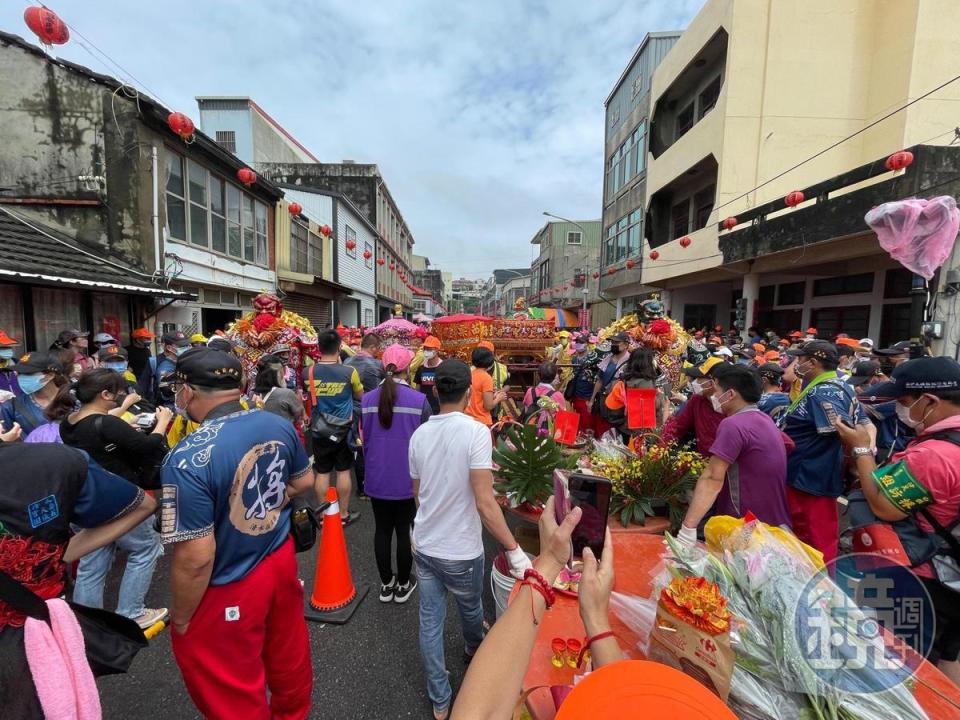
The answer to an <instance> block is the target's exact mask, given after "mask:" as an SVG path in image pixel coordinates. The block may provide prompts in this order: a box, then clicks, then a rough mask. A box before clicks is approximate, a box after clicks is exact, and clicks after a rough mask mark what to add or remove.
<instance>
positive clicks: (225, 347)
mask: <svg viewBox="0 0 960 720" xmlns="http://www.w3.org/2000/svg"><path fill="white" fill-rule="evenodd" d="M207 347H208V348H210V349H211V350H219V351H220V352H233V348H234V344H233V343H232V342H231V341H230V340H227V339H226V338H225V337H220V336H219V335H218V336H217V337H212V338H210V339H209V340H208V341H207ZM276 352H277V351H274V354H276Z"/></svg>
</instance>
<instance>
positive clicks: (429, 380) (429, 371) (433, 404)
mask: <svg viewBox="0 0 960 720" xmlns="http://www.w3.org/2000/svg"><path fill="white" fill-rule="evenodd" d="M437 367H440V366H439V365H437ZM437 367H427V366H426V365H421V366H420V367H418V368H417V372H416V374H415V375H414V376H413V384H414V385H416V386H417V387H418V388H420V392H422V393H423V394H424V395H426V396H427V402H429V403H430V409H431V410H433V414H434V415H439V414H440V398H438V397H437V393H436V390H435V389H434V386H435V385H436V383H435V381H434V376H435V375H436V374H437Z"/></svg>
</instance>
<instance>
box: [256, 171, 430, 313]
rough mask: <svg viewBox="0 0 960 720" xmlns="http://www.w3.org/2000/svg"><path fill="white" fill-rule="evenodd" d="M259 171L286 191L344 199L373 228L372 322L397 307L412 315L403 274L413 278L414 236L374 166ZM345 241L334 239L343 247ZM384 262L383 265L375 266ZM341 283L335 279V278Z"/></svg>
mask: <svg viewBox="0 0 960 720" xmlns="http://www.w3.org/2000/svg"><path fill="white" fill-rule="evenodd" d="M257 167H258V169H259V171H260V172H262V173H264V174H265V175H266V176H267V177H270V178H272V179H273V180H274V181H275V182H277V183H279V184H281V185H283V186H285V187H291V186H294V187H299V188H302V189H304V190H320V191H326V192H334V193H339V194H340V195H342V196H343V197H345V198H347V199H348V200H349V201H350V203H351V204H352V205H353V207H354V208H356V209H357V211H359V213H360V214H361V216H362V217H363V218H364V219H365V220H366V221H367V222H368V223H370V225H372V226H373V227H375V228H376V237H375V238H374V240H375V242H374V250H373V253H374V256H373V260H374V261H375V263H376V269H375V275H376V282H375V286H376V296H377V307H376V310H375V321H376V322H382V321H383V320H386V319H388V318H390V317H392V316H393V314H394V309H395V306H397V305H400V306H401V308H402V310H403V312H404V313H406V314H407V315H410V314H412V312H413V296H412V293H411V291H410V289H409V288H408V287H407V286H406V283H405V282H404V281H403V280H402V278H401V275H404V276H406V277H407V278H408V279H410V278H411V271H410V262H411V256H412V255H413V243H414V240H413V235H412V233H411V232H410V229H409V228H408V227H407V224H406V221H405V220H404V219H403V215H402V214H401V213H400V210H399V208H398V207H397V204H396V202H395V201H394V199H393V196H392V195H391V193H390V189H389V188H388V187H387V183H386V180H385V179H384V178H383V176H382V175H381V173H380V168H378V167H377V166H376V165H364V164H360V163H354V162H350V161H345V162H343V163H258V165H257ZM346 241H347V238H344V237H334V242H335V243H339V244H343V243H345V242H346ZM380 260H383V261H384V262H383V264H382V265H381V264H380V263H379V261H380ZM338 281H339V279H338Z"/></svg>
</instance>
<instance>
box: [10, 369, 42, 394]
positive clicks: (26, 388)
mask: <svg viewBox="0 0 960 720" xmlns="http://www.w3.org/2000/svg"><path fill="white" fill-rule="evenodd" d="M17 382H18V383H19V385H20V389H21V390H23V392H24V393H26V394H27V395H33V394H34V393H35V392H37V391H38V390H41V389H42V388H43V387H44V386H45V385H46V384H47V383H48V382H50V379H49V378H46V377H44V376H43V375H20V374H18V375H17Z"/></svg>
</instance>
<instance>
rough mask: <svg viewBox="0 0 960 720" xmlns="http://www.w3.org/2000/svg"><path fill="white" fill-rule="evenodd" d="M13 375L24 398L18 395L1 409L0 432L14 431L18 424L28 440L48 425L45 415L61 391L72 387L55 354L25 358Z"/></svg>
mask: <svg viewBox="0 0 960 720" xmlns="http://www.w3.org/2000/svg"><path fill="white" fill-rule="evenodd" d="M13 371H14V372H15V373H16V374H17V382H18V383H19V385H20V389H21V390H23V395H17V396H16V397H15V398H13V399H12V400H9V401H7V402H5V403H3V405H0V423H2V425H3V427H2V428H0V432H3V431H4V430H10V429H12V428H13V425H14V423H16V424H17V425H19V426H20V430H21V431H22V433H23V435H22V437H23V438H24V439H26V438H27V436H29V435H30V433H32V432H33V431H34V430H36V429H37V428H38V427H40V426H41V425H45V424H46V422H47V418H46V416H45V415H44V412H45V411H46V409H47V407H48V406H49V405H50V403H51V402H53V400H54V398H55V397H56V396H57V393H58V392H59V390H60V389H61V388H62V387H64V386H66V385H69V383H70V381H69V380H68V379H67V376H66V375H65V374H64V370H63V364H62V363H61V362H60V361H59V360H58V359H57V358H56V356H54V355H53V354H52V353H47V352H34V353H27V354H26V355H24V356H23V357H21V358H20V359H19V360H18V361H17V363H16V365H14V366H13Z"/></svg>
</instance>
